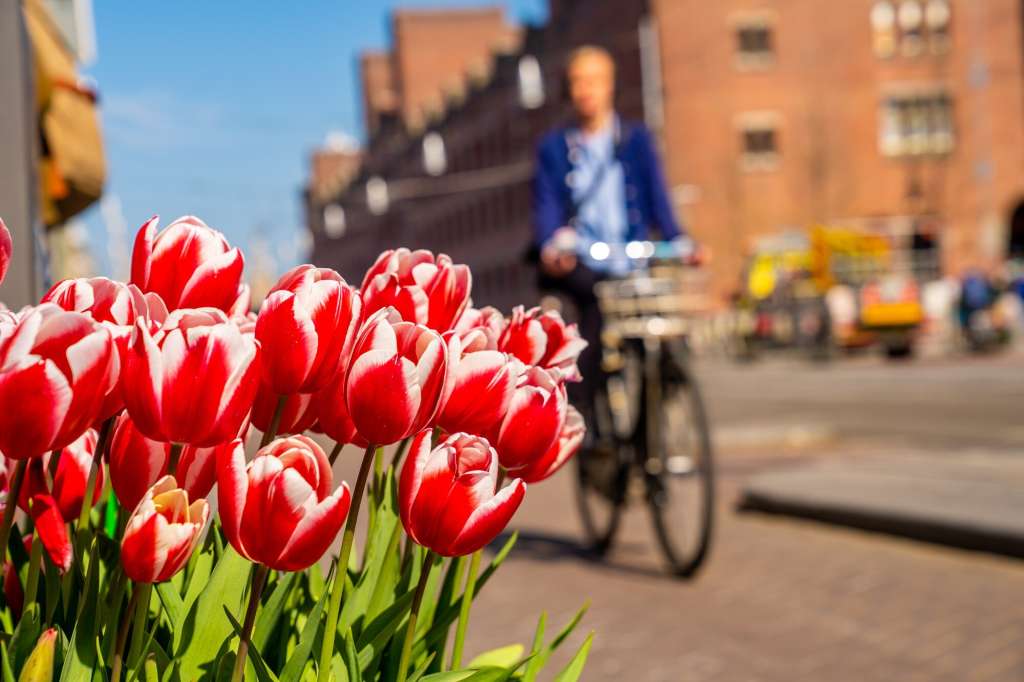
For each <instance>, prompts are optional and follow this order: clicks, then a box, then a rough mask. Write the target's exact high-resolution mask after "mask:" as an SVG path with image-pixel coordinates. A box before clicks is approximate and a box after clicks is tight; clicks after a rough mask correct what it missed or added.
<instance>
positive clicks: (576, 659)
mask: <svg viewBox="0 0 1024 682" xmlns="http://www.w3.org/2000/svg"><path fill="white" fill-rule="evenodd" d="M593 643H594V633H593V632H591V633H590V634H589V635H587V638H586V640H584V642H583V646H581V647H580V648H579V651H577V652H576V655H575V656H573V657H572V660H571V661H569V665H567V666H565V668H563V669H562V672H560V673H558V675H556V676H555V679H554V680H553V682H576V680H578V679H580V675H582V674H583V666H584V665H585V664H586V662H587V656H588V655H589V654H590V645H591V644H593Z"/></svg>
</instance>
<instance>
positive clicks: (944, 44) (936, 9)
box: [924, 0, 952, 54]
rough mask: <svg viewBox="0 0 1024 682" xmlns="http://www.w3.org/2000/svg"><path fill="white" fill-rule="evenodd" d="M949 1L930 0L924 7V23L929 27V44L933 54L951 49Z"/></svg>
mask: <svg viewBox="0 0 1024 682" xmlns="http://www.w3.org/2000/svg"><path fill="white" fill-rule="evenodd" d="M951 14H952V13H951V12H950V8H949V2H948V1H947V0H928V4H927V5H925V8H924V23H925V25H926V26H927V27H928V46H929V49H930V50H931V52H932V54H945V53H946V52H948V51H949V24H950V15H951Z"/></svg>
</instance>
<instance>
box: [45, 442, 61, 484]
mask: <svg viewBox="0 0 1024 682" xmlns="http://www.w3.org/2000/svg"><path fill="white" fill-rule="evenodd" d="M61 452H62V450H61V449H59V448H58V449H57V450H54V451H53V452H51V453H50V461H49V462H48V463H47V466H46V475H47V477H48V478H49V481H50V489H51V490H53V482H54V480H56V478H57V467H58V466H59V465H60V453H61Z"/></svg>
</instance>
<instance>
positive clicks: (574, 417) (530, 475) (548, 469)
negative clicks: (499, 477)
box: [515, 405, 587, 483]
mask: <svg viewBox="0 0 1024 682" xmlns="http://www.w3.org/2000/svg"><path fill="white" fill-rule="evenodd" d="M586 432H587V427H586V426H585V425H584V423H583V416H582V415H581V414H580V413H579V411H577V410H576V408H575V407H573V406H572V405H569V410H568V412H567V414H566V417H565V425H564V426H563V427H562V432H561V433H560V434H558V438H556V439H555V442H554V443H552V445H551V447H550V448H548V451H547V452H546V453H544V455H543V456H542V457H539V458H537V459H535V460H533V461H532V462H530V463H529V464H527V465H526V466H524V467H521V468H519V469H516V471H515V473H516V476H519V477H520V478H521V479H523V480H524V481H526V482H527V483H537V482H539V481H543V480H544V479H545V478H549V477H550V476H552V475H554V473H555V472H556V471H558V470H559V469H561V468H562V466H563V465H564V464H565V463H566V462H568V461H569V460H570V459H572V458H573V455H575V454H576V453H577V451H579V449H580V445H581V444H582V443H583V436H584V435H586Z"/></svg>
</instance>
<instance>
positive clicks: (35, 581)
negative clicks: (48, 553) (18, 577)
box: [25, 532, 70, 606]
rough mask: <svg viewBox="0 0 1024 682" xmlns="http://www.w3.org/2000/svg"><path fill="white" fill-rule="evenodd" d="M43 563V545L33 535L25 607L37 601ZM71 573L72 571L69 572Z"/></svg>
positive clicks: (33, 534)
mask: <svg viewBox="0 0 1024 682" xmlns="http://www.w3.org/2000/svg"><path fill="white" fill-rule="evenodd" d="M42 562H43V543H42V542H41V541H40V540H39V537H38V536H37V535H36V534H35V532H33V533H32V550H31V552H30V553H29V555H28V580H27V581H26V583H25V605H26V606H27V605H29V604H31V603H32V602H34V601H35V600H36V592H37V591H38V589H39V572H40V567H41V565H42ZM68 572H69V573H70V571H68Z"/></svg>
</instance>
